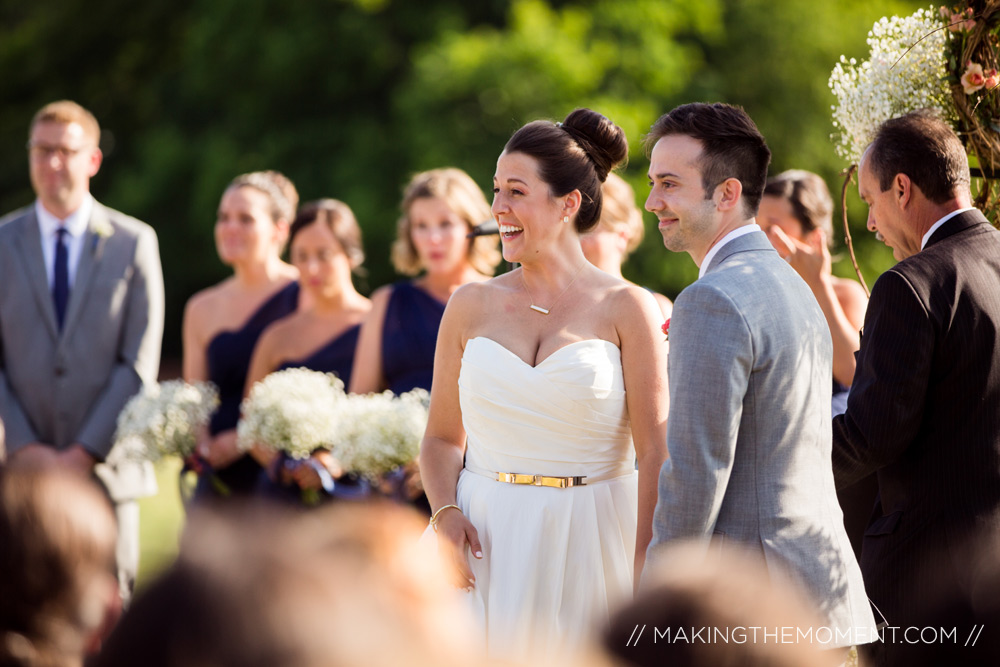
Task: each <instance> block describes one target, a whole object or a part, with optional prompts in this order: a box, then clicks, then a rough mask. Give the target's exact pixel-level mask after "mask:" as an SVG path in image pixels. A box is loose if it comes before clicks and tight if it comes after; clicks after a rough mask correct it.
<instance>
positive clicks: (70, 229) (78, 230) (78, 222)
mask: <svg viewBox="0 0 1000 667" xmlns="http://www.w3.org/2000/svg"><path fill="white" fill-rule="evenodd" d="M93 210H94V198H93V197H92V196H91V195H90V194H89V193H88V194H87V196H85V197H84V198H83V202H82V203H81V204H80V207H79V208H78V209H76V210H75V211H73V212H72V213H70V214H69V217H67V218H66V219H65V220H60V219H59V218H57V217H56V216H54V215H52V214H51V213H49V211H48V210H47V209H46V208H45V207H44V206H42V202H40V201H38V200H35V215H36V216H37V218H38V228H39V230H41V233H42V256H43V257H44V258H45V275H46V276H47V277H48V279H49V288H50V289H51V288H52V283H53V282H55V263H56V239H57V238H58V236H59V234H58V232H59V228H60V227H65V228H66V236H65V237H64V239H65V243H66V250H67V251H68V254H67V257H66V259H67V268H68V269H69V287H70V289H73V281H74V280H75V279H76V269H77V267H78V266H80V253H81V252H82V251H83V241H84V238H86V236H87V225H89V224H90V214H91V212H93Z"/></svg>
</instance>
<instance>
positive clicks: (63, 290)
mask: <svg viewBox="0 0 1000 667" xmlns="http://www.w3.org/2000/svg"><path fill="white" fill-rule="evenodd" d="M66 234H67V232H66V228H65V227H60V228H59V229H58V230H56V261H55V270H54V271H53V279H52V301H53V302H54V303H55V306H56V322H58V323H59V330H60V331H62V328H63V320H65V319H66V304H67V303H68V302H69V248H67V247H66Z"/></svg>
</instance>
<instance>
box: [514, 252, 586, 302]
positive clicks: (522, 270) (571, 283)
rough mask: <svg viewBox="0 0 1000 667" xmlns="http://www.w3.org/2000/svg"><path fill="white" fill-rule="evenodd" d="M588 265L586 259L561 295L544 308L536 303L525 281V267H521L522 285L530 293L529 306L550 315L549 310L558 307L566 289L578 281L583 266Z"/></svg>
mask: <svg viewBox="0 0 1000 667" xmlns="http://www.w3.org/2000/svg"><path fill="white" fill-rule="evenodd" d="M586 265H587V262H586V261H584V262H583V264H581V265H580V268H579V269H577V270H576V273H574V274H573V279H572V280H570V281H569V283H568V284H567V285H566V287H564V288H563V291H562V292H559V296H557V297H556V298H555V301H553V302H552V304H551V305H550V306H549V307H548V308H542V307H541V306H536V305H535V298H534V297H533V296H531V290H529V289H528V283H526V282H524V269H521V286H522V287H523V288H524V293H525V294H527V295H528V308H531V309H532V310H533V311H535V312H536V313H541V314H542V315H548V314H549V312H550V311H551V310H552V309H553V308H555V307H556V304H557V303H559V299H561V298H562V296H563V294H565V293H566V291H567V290H568V289H569V288H570V287H572V286H573V283H575V282H576V279H577V277H578V276H579V275H580V272H582V271H583V267H585V266H586Z"/></svg>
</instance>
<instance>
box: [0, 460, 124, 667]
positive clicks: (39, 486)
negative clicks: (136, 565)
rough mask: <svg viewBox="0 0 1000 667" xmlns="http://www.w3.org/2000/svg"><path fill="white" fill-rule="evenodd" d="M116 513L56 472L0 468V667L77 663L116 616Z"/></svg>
mask: <svg viewBox="0 0 1000 667" xmlns="http://www.w3.org/2000/svg"><path fill="white" fill-rule="evenodd" d="M116 537H117V526H116V525H115V515H114V512H113V510H112V508H111V504H110V502H109V501H108V499H107V497H106V495H105V494H104V493H102V491H101V489H100V488H99V487H98V486H97V485H96V484H95V483H93V482H91V481H90V480H88V479H85V478H82V477H81V476H80V475H78V474H75V473H73V472H70V471H65V470H62V469H45V470H42V469H5V470H2V471H0V665H31V666H37V665H53V666H56V665H80V664H82V663H83V659H84V656H85V655H87V654H91V653H94V652H95V651H96V650H97V649H98V648H99V647H100V644H101V641H102V639H103V638H104V637H105V635H106V634H107V632H108V631H109V630H110V627H111V626H112V625H113V623H114V621H115V620H116V619H117V616H118V613H119V611H120V604H121V603H120V598H119V595H118V579H117V577H116V574H115V540H116Z"/></svg>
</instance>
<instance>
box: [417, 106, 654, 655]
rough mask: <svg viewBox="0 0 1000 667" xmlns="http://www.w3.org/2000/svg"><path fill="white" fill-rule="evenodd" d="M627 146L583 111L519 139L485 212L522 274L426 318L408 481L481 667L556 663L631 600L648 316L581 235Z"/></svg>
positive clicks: (648, 400)
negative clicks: (471, 625)
mask: <svg viewBox="0 0 1000 667" xmlns="http://www.w3.org/2000/svg"><path fill="white" fill-rule="evenodd" d="M627 150H628V145H627V143H626V140H625V133H624V132H623V131H622V130H621V128H619V127H618V126H617V125H615V124H614V123H612V122H611V121H609V120H608V119H607V118H605V117H604V116H602V115H600V114H598V113H596V112H594V111H591V110H589V109H577V110H576V111H574V112H572V113H571V114H570V115H569V116H567V117H566V119H565V121H563V122H562V123H551V122H548V121H535V122H533V123H529V124H528V125H525V126H524V127H522V128H521V129H520V130H518V131H517V132H516V133H515V134H514V135H513V137H511V139H510V141H508V142H507V145H506V146H505V148H504V151H503V153H502V154H501V155H500V158H499V159H498V160H497V169H496V175H495V176H494V179H493V193H494V194H493V207H492V210H493V215H494V216H495V218H496V220H497V222H498V223H499V225H500V232H501V240H502V243H503V255H504V258H505V259H506V260H507V261H509V262H518V263H520V264H521V268H519V269H516V270H514V271H511V272H509V273H506V274H503V275H501V276H499V277H497V278H494V279H492V280H489V281H486V282H484V283H471V284H469V285H466V286H464V287H462V288H461V289H459V290H458V291H457V292H456V293H455V294H454V296H452V299H451V301H450V302H449V304H448V308H447V310H446V312H445V315H444V319H443V320H442V322H441V330H440V333H439V336H438V343H437V352H436V355H435V365H434V380H433V389H432V392H433V393H432V395H431V411H430V420H429V422H428V425H427V431H426V434H425V436H424V440H423V443H422V447H421V454H420V462H421V469H422V470H423V478H424V485H425V488H426V490H427V496H428V499H429V500H430V503H431V507H432V509H433V510H435V512H434V516H433V518H432V520H431V524H432V526H433V527H434V529H435V530H436V531H437V534H438V538H439V540H440V544H441V545H442V548H444V549H445V550H446V551H447V552H448V554H449V555H450V557H451V559H452V561H453V563H454V566H455V571H456V574H457V576H458V577H459V579H460V585H462V586H463V587H465V588H467V589H468V590H470V591H471V592H472V597H473V599H474V602H475V603H476V606H477V609H478V611H479V613H480V614H481V616H482V620H483V623H484V627H485V630H486V634H487V641H488V647H489V651H490V653H491V654H494V655H499V654H501V653H502V654H503V655H504V656H506V657H509V658H517V657H518V656H519V655H520V656H521V657H523V656H527V655H531V656H538V655H539V653H538V652H539V651H541V652H542V654H546V655H556V652H557V651H559V650H560V649H562V648H565V647H567V646H570V645H573V644H577V643H579V642H580V641H581V640H583V639H584V638H586V637H587V636H591V635H592V633H593V631H594V630H595V629H597V628H598V626H599V625H600V624H603V623H604V622H606V620H607V617H608V610H609V609H611V608H614V607H615V606H617V604H618V603H619V602H620V601H622V600H627V599H628V598H630V597H631V594H632V590H633V579H634V580H635V581H638V576H639V573H640V571H641V569H642V564H643V560H644V558H645V553H646V546H647V544H648V542H649V540H650V537H651V534H652V515H653V509H654V506H655V504H656V484H657V476H658V474H659V470H660V466H661V464H662V463H663V460H664V458H665V457H666V447H665V440H666V420H667V391H666V377H665V374H666V345H665V344H664V340H663V335H662V333H661V331H660V323H661V318H662V316H661V314H660V310H659V307H658V306H657V304H656V302H655V301H654V299H653V296H652V295H651V294H650V293H649V292H648V291H647V290H644V289H642V288H641V287H637V286H635V285H632V284H630V283H627V282H625V281H623V280H620V279H617V278H613V277H611V276H609V275H608V274H606V273H604V272H603V271H600V270H599V269H597V268H596V267H594V266H593V265H591V264H590V263H589V262H588V261H587V260H586V258H585V257H584V255H583V252H582V250H581V248H580V240H579V234H580V233H581V232H584V231H587V230H588V229H590V228H592V227H593V226H594V225H595V224H597V221H598V219H599V217H600V214H601V183H602V182H603V181H604V180H605V179H606V178H607V176H608V172H609V171H610V170H611V169H612V168H613V167H614V166H615V165H616V164H618V163H620V162H621V161H622V160H623V159H624V158H625V157H626V155H627ZM633 443H634V447H633ZM463 459H464V463H463ZM636 461H638V472H636V465H635V463H636ZM512 651H513V655H512V653H511V652H512Z"/></svg>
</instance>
